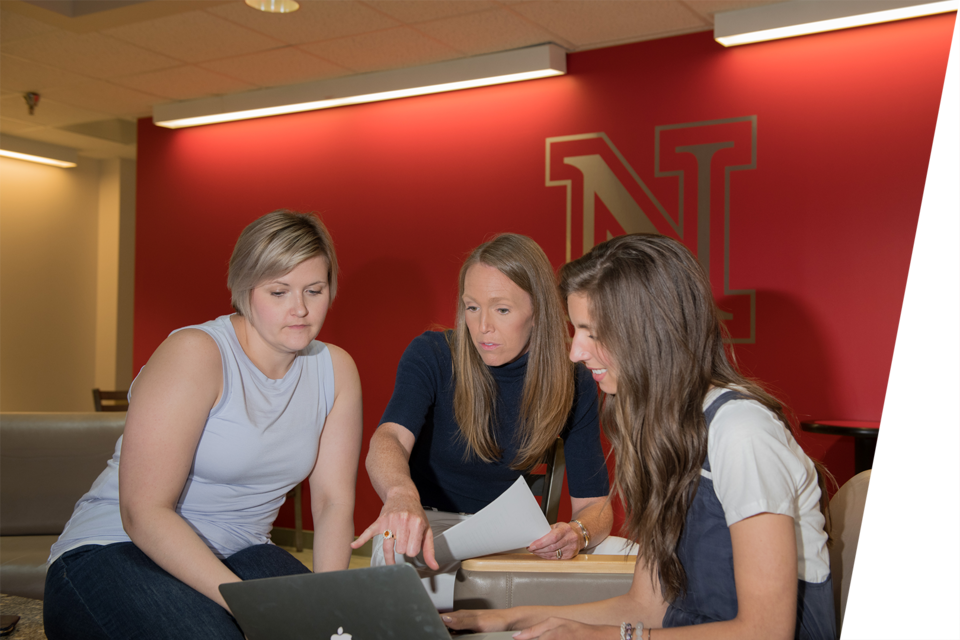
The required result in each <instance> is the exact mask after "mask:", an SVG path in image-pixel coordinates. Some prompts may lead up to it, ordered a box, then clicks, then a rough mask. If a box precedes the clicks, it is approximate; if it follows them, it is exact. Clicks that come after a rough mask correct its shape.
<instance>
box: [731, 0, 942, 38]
mask: <svg viewBox="0 0 960 640" xmlns="http://www.w3.org/2000/svg"><path fill="white" fill-rule="evenodd" d="M958 4H960V2H958V0H939V1H937V0H830V2H826V1H824V0H791V1H789V2H779V3H777V4H770V5H764V6H762V7H754V8H752V9H741V10H739V11H727V12H723V13H718V14H716V15H715V16H714V21H713V38H714V39H715V40H716V41H717V42H719V43H720V44H722V45H723V46H725V47H733V46H736V45H740V44H751V43H754V42H763V41H765V40H778V39H780V38H792V37H794V36H804V35H809V34H811V33H820V32H823V31H835V30H838V29H849V28H851V27H862V26H865V25H868V24H878V23H881V22H892V21H894V20H906V19H908V18H918V17H920V16H929V15H934V14H937V13H949V12H950V11H956V10H957V6H958Z"/></svg>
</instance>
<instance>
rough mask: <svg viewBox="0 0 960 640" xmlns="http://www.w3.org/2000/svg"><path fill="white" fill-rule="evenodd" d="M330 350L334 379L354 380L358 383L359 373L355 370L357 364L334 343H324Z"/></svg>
mask: <svg viewBox="0 0 960 640" xmlns="http://www.w3.org/2000/svg"><path fill="white" fill-rule="evenodd" d="M326 345H327V349H329V350H330V360H331V361H332V362H333V375H334V379H335V380H344V381H345V382H346V381H351V380H354V379H355V380H356V381H357V383H358V384H359V381H360V374H359V372H358V371H357V364H356V363H355V362H354V361H353V358H352V357H351V356H350V354H349V353H347V352H346V351H344V350H343V349H341V348H340V347H338V346H337V345H335V344H330V343H329V342H328V343H326Z"/></svg>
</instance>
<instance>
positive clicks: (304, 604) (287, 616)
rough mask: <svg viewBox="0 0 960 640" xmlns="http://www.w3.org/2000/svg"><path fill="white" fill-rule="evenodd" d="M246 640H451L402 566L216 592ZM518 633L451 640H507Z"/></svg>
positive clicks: (411, 572) (412, 573)
mask: <svg viewBox="0 0 960 640" xmlns="http://www.w3.org/2000/svg"><path fill="white" fill-rule="evenodd" d="M220 593H221V594H223V597H224V599H225V600H226V601H227V604H228V605H230V610H231V611H232V612H233V615H234V617H235V618H236V619H237V622H239V623H240V628H241V629H243V633H244V634H245V635H246V636H247V640H297V639H299V638H304V639H309V640H327V639H328V638H330V640H388V639H389V640H408V639H409V640H450V638H451V633H450V631H449V630H448V629H447V627H446V625H444V624H443V621H442V620H441V619H440V614H439V613H437V609H436V607H435V606H434V604H433V602H431V600H430V596H429V594H427V591H426V589H424V588H423V584H422V583H421V582H420V577H419V576H418V575H417V572H416V570H415V569H414V568H413V567H411V566H410V565H407V564H402V565H394V566H384V567H370V568H367V569H348V570H346V571H330V572H327V573H305V574H301V575H295V576H283V577H279V578H263V579H260V580H244V581H243V582H230V583H226V584H222V585H220ZM514 633H516V631H501V632H497V633H476V634H466V635H460V634H459V633H458V635H456V636H454V637H456V638H463V639H464V640H508V639H510V638H513V634H514Z"/></svg>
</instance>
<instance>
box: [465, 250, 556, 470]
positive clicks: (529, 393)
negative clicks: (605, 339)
mask: <svg viewBox="0 0 960 640" xmlns="http://www.w3.org/2000/svg"><path fill="white" fill-rule="evenodd" d="M478 264H484V265H487V266H490V267H494V268H495V269H497V270H499V271H500V273H502V274H503V275H505V276H507V277H508V278H509V279H510V281H511V282H513V283H514V284H515V285H517V286H518V287H520V289H522V290H523V291H524V292H525V293H526V294H527V295H529V296H530V301H531V303H532V304H533V329H532V332H531V334H530V343H529V353H530V356H529V359H528V361H527V372H526V376H525V378H524V382H523V399H522V401H521V404H520V423H519V425H518V428H517V431H516V432H515V435H514V437H515V438H517V439H518V440H517V442H518V451H517V457H516V459H515V460H513V462H512V463H511V467H513V468H514V469H529V468H530V467H532V466H534V465H536V464H538V463H539V462H540V461H541V460H542V458H543V456H544V454H545V453H546V451H547V449H549V448H550V445H552V444H553V442H554V441H555V440H556V439H557V436H559V435H560V432H561V431H562V430H563V427H564V425H565V424H566V422H567V416H568V415H569V414H570V408H571V407H572V406H573V394H574V368H573V364H572V363H571V362H570V360H569V359H568V358H567V348H566V336H567V328H566V316H565V314H564V310H563V301H562V299H561V298H560V292H559V291H558V289H557V281H556V276H555V275H554V272H553V269H552V267H551V266H550V261H549V260H547V256H546V254H544V253H543V249H541V248H540V246H539V245H538V244H537V243H536V242H534V241H533V240H531V239H530V238H528V237H526V236H521V235H517V234H513V233H505V234H502V235H499V236H497V237H495V238H494V239H493V240H490V241H489V242H485V243H484V244H482V245H480V246H479V247H477V248H476V249H474V250H473V251H472V252H471V253H470V255H469V256H468V257H467V259H466V261H464V263H463V266H462V267H461V268H460V298H459V300H458V302H457V324H456V330H455V331H453V332H450V333H448V338H447V339H448V342H449V344H450V351H451V352H452V354H453V379H454V384H455V390H454V401H453V407H454V412H455V415H456V418H457V423H458V424H459V425H460V433H461V435H462V436H463V438H464V439H465V440H466V442H467V445H468V450H469V452H472V453H473V454H476V455H477V456H479V457H480V458H481V459H482V460H484V461H485V462H491V461H493V460H497V459H499V458H500V456H501V455H502V452H503V449H502V448H501V446H500V445H499V444H498V443H497V441H496V437H495V431H494V428H493V426H494V420H496V415H497V414H496V398H497V386H496V383H495V382H494V380H493V376H492V375H490V371H489V369H488V368H487V365H485V364H484V362H483V360H482V359H481V358H480V354H479V353H477V348H476V346H475V345H474V344H473V340H472V339H471V337H470V330H469V329H468V328H467V323H466V320H465V317H464V311H465V305H464V303H463V289H464V281H465V280H466V277H467V271H468V270H469V269H470V267H472V266H474V265H478Z"/></svg>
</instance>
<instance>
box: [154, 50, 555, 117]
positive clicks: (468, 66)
mask: <svg viewBox="0 0 960 640" xmlns="http://www.w3.org/2000/svg"><path fill="white" fill-rule="evenodd" d="M566 72H567V54H566V52H565V51H564V50H563V49H561V48H560V47H558V46H557V45H554V44H545V45H539V46H536V47H529V48H526V49H516V50H514V51H503V52H500V53H491V54H487V55H483V56H476V57H473V58H462V59H460V60H450V61H448V62H438V63H436V64H429V65H425V66H422V67H411V68H407V69H396V70H393V71H380V72H377V73H367V74H362V75H358V76H349V77H346V78H335V79H332V80H323V81H320V82H309V83H306V84H298V85H291V86H286V87H274V88H271V89H261V90H258V91H247V92H244V93H234V94H231V95H226V96H219V97H216V98H204V99H200V100H188V101H186V102H174V103H171V104H164V105H157V106H155V107H154V108H153V123H154V124H156V125H158V126H161V127H167V128H170V129H179V128H181V127H196V126H199V125H204V124H214V123H217V122H231V121H234V120H247V119H250V118H265V117H267V116H275V115H281V114H285V113H298V112H300V111H313V110H316V109H329V108H331V107H342V106H345V105H351V104H360V103H363V102H377V101H380V100H395V99H397V98H406V97H409V96H420V95H425V94H428V93H440V92H442V91H457V90H459V89H470V88H473V87H484V86H488V85H492V84H504V83H507V82H520V81H523V80H534V79H536V78H546V77H549V76H560V75H563V74H565V73H566Z"/></svg>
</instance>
